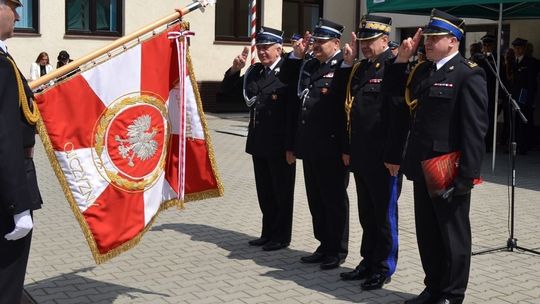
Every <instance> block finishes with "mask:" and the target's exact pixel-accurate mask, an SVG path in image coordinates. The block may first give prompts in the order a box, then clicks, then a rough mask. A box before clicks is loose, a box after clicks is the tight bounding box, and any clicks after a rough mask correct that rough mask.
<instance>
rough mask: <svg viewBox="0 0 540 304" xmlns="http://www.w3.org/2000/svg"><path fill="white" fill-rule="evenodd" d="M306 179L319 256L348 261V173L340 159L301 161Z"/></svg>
mask: <svg viewBox="0 0 540 304" xmlns="http://www.w3.org/2000/svg"><path fill="white" fill-rule="evenodd" d="M302 163H303V167H304V179H305V183H306V192H307V199H308V205H309V211H310V212H311V217H312V220H313V232H314V235H315V238H316V239H317V240H318V241H319V242H320V243H321V244H320V246H319V247H318V248H317V250H316V252H319V253H323V254H325V255H327V256H338V257H340V258H342V259H345V258H346V257H347V253H348V246H349V197H348V195H347V186H348V184H349V171H348V169H347V168H346V167H345V166H344V165H343V162H342V160H341V157H334V158H323V159H309V158H307V159H306V158H304V159H302Z"/></svg>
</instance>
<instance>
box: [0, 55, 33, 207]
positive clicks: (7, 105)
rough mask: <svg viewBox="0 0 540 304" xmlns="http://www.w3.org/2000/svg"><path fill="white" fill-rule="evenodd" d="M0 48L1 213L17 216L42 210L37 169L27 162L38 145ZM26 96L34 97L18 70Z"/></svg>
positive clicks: (8, 65)
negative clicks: (35, 145)
mask: <svg viewBox="0 0 540 304" xmlns="http://www.w3.org/2000/svg"><path fill="white" fill-rule="evenodd" d="M8 56H9V55H7V54H6V53H4V52H3V51H2V50H1V49H0V213H5V214H17V213H20V212H22V211H25V210H35V209H39V208H40V207H41V196H40V195H39V190H38V188H37V180H36V178H35V171H34V170H35V168H34V164H33V162H32V161H28V160H27V159H25V152H24V149H25V148H31V147H33V146H34V144H35V134H36V131H35V130H36V129H35V126H33V125H30V124H28V122H27V121H26V119H25V117H24V114H23V113H22V109H21V107H20V106H19V90H18V86H17V80H16V77H15V76H16V74H15V73H14V70H13V66H12V65H11V63H10V62H9V61H8ZM18 73H19V75H20V76H21V79H22V81H23V85H24V89H25V92H26V96H27V97H28V98H30V97H31V96H33V94H32V91H31V90H30V88H29V87H28V84H27V82H26V78H25V77H24V76H23V74H22V73H21V72H20V71H18Z"/></svg>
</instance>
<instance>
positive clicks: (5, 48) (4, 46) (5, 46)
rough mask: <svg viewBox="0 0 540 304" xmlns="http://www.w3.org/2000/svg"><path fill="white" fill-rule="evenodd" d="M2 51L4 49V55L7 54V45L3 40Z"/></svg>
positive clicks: (1, 43)
mask: <svg viewBox="0 0 540 304" xmlns="http://www.w3.org/2000/svg"><path fill="white" fill-rule="evenodd" d="M0 49H2V51H4V53H7V45H6V43H5V42H4V41H3V40H0Z"/></svg>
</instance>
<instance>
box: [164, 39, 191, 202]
mask: <svg viewBox="0 0 540 304" xmlns="http://www.w3.org/2000/svg"><path fill="white" fill-rule="evenodd" d="M194 35H195V33H194V32H190V31H180V32H175V31H174V32H169V33H168V38H169V39H171V40H172V39H174V40H175V42H176V53H177V55H178V76H179V79H178V82H179V83H178V86H179V88H180V90H181V95H180V100H179V101H178V102H179V105H178V108H179V109H180V130H178V136H179V152H178V189H176V190H177V193H178V198H179V199H180V200H184V194H185V188H186V187H185V185H186V180H185V179H186V77H187V57H186V54H187V43H186V39H185V37H189V36H194Z"/></svg>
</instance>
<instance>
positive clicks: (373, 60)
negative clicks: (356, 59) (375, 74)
mask: <svg viewBox="0 0 540 304" xmlns="http://www.w3.org/2000/svg"><path fill="white" fill-rule="evenodd" d="M388 49H389V47H386V48H385V49H384V50H383V51H382V53H380V54H379V55H377V56H376V57H375V58H373V59H369V60H368V61H369V62H371V63H373V62H375V61H377V59H378V58H379V57H380V56H381V55H382V54H384V53H385V52H386V51H388Z"/></svg>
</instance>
